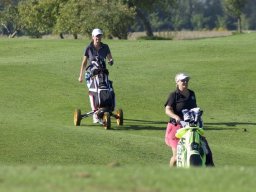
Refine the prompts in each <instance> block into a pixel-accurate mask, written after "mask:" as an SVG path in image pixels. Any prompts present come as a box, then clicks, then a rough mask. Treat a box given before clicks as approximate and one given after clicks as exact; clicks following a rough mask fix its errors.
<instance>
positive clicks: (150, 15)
mask: <svg viewBox="0 0 256 192" xmlns="http://www.w3.org/2000/svg"><path fill="white" fill-rule="evenodd" d="M255 9H256V3H255V0H1V1H0V34H2V35H8V36H9V37H14V36H16V35H29V36H31V37H36V38H40V37H41V36H42V35H45V34H58V35H59V36H60V37H61V38H64V36H63V35H64V34H72V35H73V36H74V38H77V37H78V35H79V34H81V35H87V36H88V37H90V34H91V31H92V29H93V28H95V27H99V28H101V29H103V30H104V33H105V35H106V37H107V38H119V39H126V38H127V36H128V34H129V33H130V32H135V31H146V35H147V36H149V37H153V32H155V31H167V30H168V31H178V30H220V29H221V30H237V31H238V32H242V30H255V29H256V20H255V18H256V12H255V11H254V10H255Z"/></svg>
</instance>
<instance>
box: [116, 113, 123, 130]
mask: <svg viewBox="0 0 256 192" xmlns="http://www.w3.org/2000/svg"><path fill="white" fill-rule="evenodd" d="M116 116H117V118H116V123H117V125H118V126H119V125H123V124H124V113H123V110H122V109H118V110H117V111H116Z"/></svg>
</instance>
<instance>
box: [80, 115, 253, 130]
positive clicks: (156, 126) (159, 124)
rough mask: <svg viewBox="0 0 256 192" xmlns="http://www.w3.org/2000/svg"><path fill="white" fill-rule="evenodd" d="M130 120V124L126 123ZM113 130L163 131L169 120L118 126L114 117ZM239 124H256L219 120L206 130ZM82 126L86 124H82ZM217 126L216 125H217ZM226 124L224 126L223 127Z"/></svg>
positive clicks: (145, 121)
mask: <svg viewBox="0 0 256 192" xmlns="http://www.w3.org/2000/svg"><path fill="white" fill-rule="evenodd" d="M126 122H128V124H129V125H127V124H126ZM111 124H112V128H111V130H120V131H121V130H152V131H163V130H165V129H166V125H167V121H166V122H165V121H153V120H144V119H128V118H125V119H124V126H119V127H117V126H116V125H115V121H114V119H113V120H112V122H111ZM238 125H245V126H246V125H256V123H252V122H219V123H204V128H205V130H209V131H225V130H226V131H228V130H230V131H231V130H237V128H236V126H238ZM81 126H86V125H85V124H82V125H81ZM90 126H93V127H94V126H95V127H96V126H97V127H98V126H102V125H99V124H90ZM215 126H216V127H215ZM223 126H224V127H223Z"/></svg>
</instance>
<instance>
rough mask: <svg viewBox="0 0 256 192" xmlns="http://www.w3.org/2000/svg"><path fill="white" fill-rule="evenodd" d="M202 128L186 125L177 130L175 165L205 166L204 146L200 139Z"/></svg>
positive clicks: (205, 150)
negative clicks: (177, 141) (177, 140)
mask: <svg viewBox="0 0 256 192" xmlns="http://www.w3.org/2000/svg"><path fill="white" fill-rule="evenodd" d="M203 134H204V130H203V128H199V127H198V126H194V127H193V126H191V125H190V124H188V125H186V126H185V127H184V128H181V129H179V130H178V131H177V133H176V135H175V136H176V137H177V138H179V139H180V140H179V143H178V146H177V167H191V166H205V161H206V152H207V149H206V146H205V143H204V142H203V140H202V135H203Z"/></svg>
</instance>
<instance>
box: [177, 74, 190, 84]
mask: <svg viewBox="0 0 256 192" xmlns="http://www.w3.org/2000/svg"><path fill="white" fill-rule="evenodd" d="M183 79H188V80H189V79H190V77H189V76H188V75H186V74H185V73H178V74H177V75H176V76H175V82H176V83H177V82H178V81H180V80H183Z"/></svg>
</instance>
